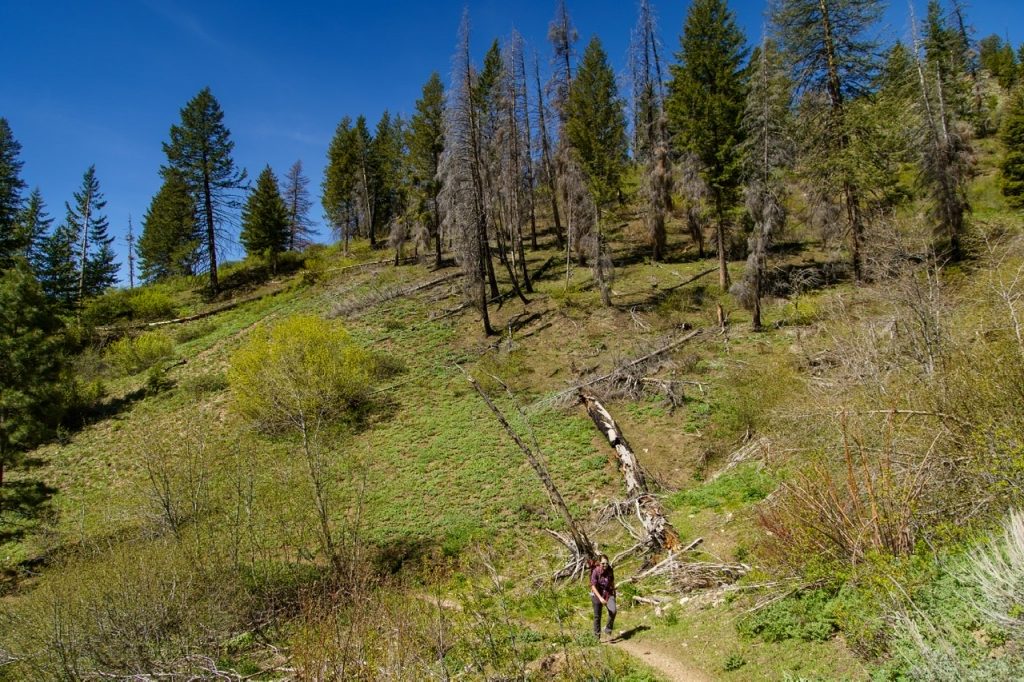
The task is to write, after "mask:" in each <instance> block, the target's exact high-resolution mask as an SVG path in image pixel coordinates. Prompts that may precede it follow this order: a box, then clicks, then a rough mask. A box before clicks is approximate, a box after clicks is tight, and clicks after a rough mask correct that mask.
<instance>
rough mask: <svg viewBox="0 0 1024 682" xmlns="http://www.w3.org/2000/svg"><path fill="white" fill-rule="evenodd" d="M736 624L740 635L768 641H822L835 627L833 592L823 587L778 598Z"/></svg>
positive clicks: (829, 635) (835, 629)
mask: <svg viewBox="0 0 1024 682" xmlns="http://www.w3.org/2000/svg"><path fill="white" fill-rule="evenodd" d="M736 628H737V629H738V630H739V632H740V633H741V634H743V635H747V636H748V637H758V638H760V639H763V640H765V641H767V642H782V641H785V640H787V639H799V640H802V641H805V642H823V641H825V640H826V639H828V638H829V637H831V636H832V635H833V634H835V632H836V631H837V630H838V627H837V624H836V618H835V614H834V613H833V610H832V596H831V594H829V593H828V592H826V591H825V590H813V591H809V592H803V593H800V594H797V595H795V596H792V597H788V598H786V599H783V600H781V601H778V602H776V603H774V604H772V605H771V606H768V607H766V608H763V609H761V610H760V611H756V612H754V613H753V614H751V615H750V616H749V617H747V618H745V619H744V620H741V621H740V622H739V623H738V624H737V626H736Z"/></svg>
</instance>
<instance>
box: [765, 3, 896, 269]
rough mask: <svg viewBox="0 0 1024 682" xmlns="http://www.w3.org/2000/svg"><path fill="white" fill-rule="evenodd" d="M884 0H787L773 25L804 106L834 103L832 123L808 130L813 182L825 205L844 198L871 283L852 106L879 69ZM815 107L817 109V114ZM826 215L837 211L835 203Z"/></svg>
mask: <svg viewBox="0 0 1024 682" xmlns="http://www.w3.org/2000/svg"><path fill="white" fill-rule="evenodd" d="M881 12H882V5H881V4H880V3H879V2H878V1H877V0H779V1H778V2H777V4H776V5H775V6H774V8H773V12H772V21H773V23H774V27H775V30H776V32H777V38H778V41H779V43H780V46H781V48H782V49H783V51H784V53H785V54H786V55H787V57H788V59H789V63H790V67H791V73H792V75H793V78H794V80H795V81H796V85H797V89H798V90H801V91H803V93H804V101H805V102H807V103H809V104H814V99H815V98H824V99H825V101H826V111H827V114H826V120H824V121H815V122H813V125H807V126H805V128H806V129H807V130H808V132H809V133H811V134H812V135H813V139H812V136H811V135H807V137H808V138H809V139H806V140H805V147H806V148H808V149H812V150H815V151H816V154H815V158H814V161H816V162H817V163H816V164H814V163H812V164H808V168H807V171H808V172H807V178H808V182H809V183H810V182H813V183H816V185H817V190H816V192H815V194H816V195H817V197H818V199H819V202H820V203H824V204H831V202H833V201H834V197H835V196H840V197H841V202H842V210H843V211H844V212H845V214H846V228H847V232H848V233H849V235H850V240H851V260H852V261H853V271H854V276H855V277H856V279H857V280H858V281H860V280H862V279H863V258H862V253H861V251H862V242H863V238H864V235H863V232H864V216H863V206H862V202H863V194H864V191H865V190H864V188H863V187H861V186H860V185H859V183H858V178H857V177H856V173H855V172H854V169H853V166H854V164H853V163H851V161H850V159H849V158H847V157H848V156H849V153H850V152H849V150H850V146H851V141H852V136H851V128H852V126H851V122H850V121H849V120H848V117H847V116H846V106H845V105H846V103H847V101H848V100H849V99H850V98H851V97H853V96H855V95H858V94H860V93H863V92H865V91H867V90H868V89H869V87H870V85H871V82H872V80H873V78H874V77H875V72H876V70H877V56H876V46H875V43H874V42H873V41H871V40H870V39H868V38H867V37H865V36H866V33H867V32H868V30H869V29H871V28H872V27H873V26H874V25H875V24H876V23H877V21H878V18H879V17H880V15H881ZM813 109H814V108H813V107H810V108H809V110H813ZM825 212H831V211H830V206H826V207H825Z"/></svg>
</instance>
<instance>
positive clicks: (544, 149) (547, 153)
mask: <svg viewBox="0 0 1024 682" xmlns="http://www.w3.org/2000/svg"><path fill="white" fill-rule="evenodd" d="M533 72H534V77H535V78H536V81H537V131H538V134H539V135H540V160H541V168H542V169H543V171H544V180H545V183H546V184H547V188H548V193H549V194H550V196H551V219H552V220H553V221H554V223H555V240H556V241H557V242H558V248H560V249H561V248H562V247H563V246H564V245H565V239H564V238H563V237H562V219H561V216H560V215H559V213H558V176H557V173H556V172H555V162H554V159H553V157H552V151H551V135H550V133H549V132H548V124H547V113H546V111H547V110H546V108H545V104H544V88H543V87H541V84H540V64H539V62H538V61H537V58H536V56H534V60H533Z"/></svg>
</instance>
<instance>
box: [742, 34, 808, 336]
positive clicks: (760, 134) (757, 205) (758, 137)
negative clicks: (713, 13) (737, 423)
mask: <svg viewBox="0 0 1024 682" xmlns="http://www.w3.org/2000/svg"><path fill="white" fill-rule="evenodd" d="M749 86H750V87H749V91H748V93H747V101H746V107H745V110H744V114H743V130H744V134H745V140H744V144H743V152H744V175H745V178H746V183H745V184H746V186H745V188H744V189H745V192H744V193H745V196H746V205H747V212H748V213H749V214H750V217H751V218H752V219H753V222H754V231H753V234H752V235H751V237H750V248H749V252H750V253H749V256H748V257H747V267H746V270H745V271H744V273H743V281H742V282H740V283H739V284H738V285H737V286H736V287H734V291H733V293H734V294H736V295H737V298H738V299H740V301H741V302H742V303H743V304H744V305H745V306H746V307H747V308H749V309H750V310H751V312H752V313H753V318H752V326H753V328H754V330H755V331H756V330H758V329H760V328H761V298H762V296H763V295H764V278H765V272H766V270H767V255H768V248H769V247H770V246H771V243H772V241H773V239H775V238H776V237H777V236H778V234H779V232H780V231H781V230H782V228H783V226H784V224H785V221H786V201H785V199H786V183H785V173H786V171H787V169H788V168H789V166H790V164H791V163H792V161H793V151H794V150H793V148H792V131H791V126H792V120H791V116H790V110H789V107H790V100H791V98H792V82H791V81H790V79H789V75H788V74H787V73H786V70H785V65H784V64H783V63H782V57H781V55H780V54H779V51H778V49H777V47H776V46H775V44H774V43H772V42H771V41H770V40H767V39H765V40H762V42H761V47H760V48H759V49H758V50H757V51H756V52H755V54H754V55H753V58H752V59H751V64H750V80H749Z"/></svg>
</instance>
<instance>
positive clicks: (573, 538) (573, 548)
mask: <svg viewBox="0 0 1024 682" xmlns="http://www.w3.org/2000/svg"><path fill="white" fill-rule="evenodd" d="M459 369H462V368H461V367H459ZM462 371H463V374H465V375H466V379H468V380H469V383H470V384H471V385H472V386H473V388H474V389H476V392H477V393H478V394H479V395H480V397H481V398H483V401H484V402H485V403H486V404H487V407H489V408H490V409H491V412H493V413H494V416H495V417H497V418H498V422H499V423H500V424H501V426H502V427H503V428H504V429H505V431H506V433H508V435H509V436H511V438H512V440H513V441H515V444H516V445H518V446H519V449H520V450H522V452H523V454H524V455H525V456H526V460H527V461H528V462H529V463H530V466H531V467H533V470H534V472H535V473H536V474H537V477H538V478H539V479H540V480H541V483H543V484H544V490H545V491H546V492H547V494H548V500H549V501H550V502H551V506H552V507H554V508H555V511H557V512H558V513H559V515H560V516H561V517H562V520H563V521H564V522H565V526H566V530H568V531H569V537H568V538H567V537H565V536H564V535H562V534H561V533H556V532H554V531H548V532H550V533H551V534H552V535H553V536H554V537H556V538H558V540H559V541H560V542H561V543H562V544H564V545H565V546H566V547H567V548H568V549H569V552H570V554H571V557H570V560H569V562H568V564H566V566H565V568H563V569H562V570H561V571H559V572H558V574H556V576H555V577H556V578H575V577H578V576H581V575H583V574H584V573H585V571H586V570H587V568H588V566H589V562H592V561H593V560H594V559H596V558H597V551H596V550H595V549H594V543H592V542H591V541H590V538H589V537H587V534H586V532H585V531H584V530H583V528H581V527H580V525H579V524H578V523H577V522H576V519H575V518H573V515H572V513H571V512H570V511H569V507H568V506H566V504H565V500H563V499H562V494H561V493H559V492H558V488H557V487H556V486H555V482H554V481H553V480H552V478H551V474H549V473H548V470H547V467H545V466H544V463H543V462H541V461H540V457H539V456H538V454H537V453H535V452H533V450H531V449H530V447H529V446H528V445H527V444H526V443H524V442H523V439H522V438H521V437H520V436H519V433H518V432H517V431H516V430H515V429H514V428H512V425H511V424H509V422H508V419H506V418H505V415H504V414H502V413H501V410H499V409H498V408H497V406H496V405H495V404H494V403H493V402H492V401H491V399H490V397H489V396H488V395H487V393H486V392H485V391H484V389H483V388H482V387H481V386H480V384H479V383H477V380H476V379H474V378H473V375H471V374H470V373H469V372H467V371H466V370H464V369H463V370H462Z"/></svg>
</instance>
